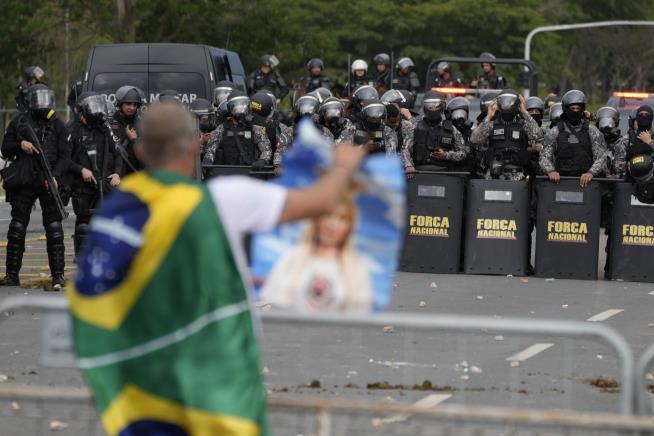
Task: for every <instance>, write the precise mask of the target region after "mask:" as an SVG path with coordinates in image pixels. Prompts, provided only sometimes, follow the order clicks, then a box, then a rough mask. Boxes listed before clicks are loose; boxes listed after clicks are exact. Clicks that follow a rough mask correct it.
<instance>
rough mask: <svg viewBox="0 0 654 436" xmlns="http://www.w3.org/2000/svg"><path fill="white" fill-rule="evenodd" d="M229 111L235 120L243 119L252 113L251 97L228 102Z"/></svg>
mask: <svg viewBox="0 0 654 436" xmlns="http://www.w3.org/2000/svg"><path fill="white" fill-rule="evenodd" d="M227 111H228V112H229V115H230V116H232V117H234V118H243V117H245V116H246V115H247V114H248V113H249V112H250V98H249V97H235V98H232V99H231V100H229V101H228V102H227Z"/></svg>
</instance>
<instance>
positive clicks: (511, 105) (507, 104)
mask: <svg viewBox="0 0 654 436" xmlns="http://www.w3.org/2000/svg"><path fill="white" fill-rule="evenodd" d="M517 104H518V96H517V95H513V94H503V95H500V96H499V97H497V107H498V108H499V109H500V110H501V111H510V110H512V109H515V108H516V107H517Z"/></svg>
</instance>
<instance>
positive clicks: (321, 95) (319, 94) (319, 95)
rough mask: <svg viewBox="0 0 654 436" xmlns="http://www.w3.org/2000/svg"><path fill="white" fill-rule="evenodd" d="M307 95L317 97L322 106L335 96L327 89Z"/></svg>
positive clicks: (316, 90) (317, 90)
mask: <svg viewBox="0 0 654 436" xmlns="http://www.w3.org/2000/svg"><path fill="white" fill-rule="evenodd" d="M307 95H310V96H312V97H316V98H317V99H318V103H320V104H322V103H323V102H324V101H325V100H326V99H328V98H329V97H333V96H334V94H332V92H331V91H330V90H329V89H327V88H317V89H314V90H313V91H311V92H309V93H307Z"/></svg>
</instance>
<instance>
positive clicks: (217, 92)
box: [213, 86, 233, 105]
mask: <svg viewBox="0 0 654 436" xmlns="http://www.w3.org/2000/svg"><path fill="white" fill-rule="evenodd" d="M232 91H233V89H232V88H228V87H227V86H220V87H218V88H216V89H214V90H213V102H214V104H215V105H219V104H220V103H222V102H223V101H225V100H227V97H229V93H230V92H232Z"/></svg>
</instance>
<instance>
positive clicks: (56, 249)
mask: <svg viewBox="0 0 654 436" xmlns="http://www.w3.org/2000/svg"><path fill="white" fill-rule="evenodd" d="M45 236H46V239H47V248H48V262H49V264H50V273H51V274H52V287H53V288H54V290H61V289H62V288H63V286H64V283H65V280H64V269H65V266H66V259H65V245H64V229H63V227H62V226H61V221H55V222H53V223H50V224H48V225H46V226H45Z"/></svg>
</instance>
